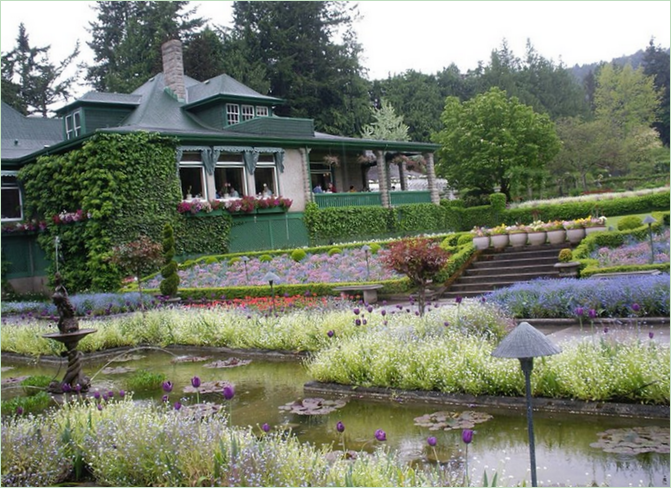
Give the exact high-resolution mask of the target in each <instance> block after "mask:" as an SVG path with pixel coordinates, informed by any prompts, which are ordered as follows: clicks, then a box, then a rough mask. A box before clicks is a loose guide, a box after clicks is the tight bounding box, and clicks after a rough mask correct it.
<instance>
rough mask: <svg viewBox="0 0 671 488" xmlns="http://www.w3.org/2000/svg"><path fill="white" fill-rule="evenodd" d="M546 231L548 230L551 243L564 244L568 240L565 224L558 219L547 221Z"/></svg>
mask: <svg viewBox="0 0 671 488" xmlns="http://www.w3.org/2000/svg"><path fill="white" fill-rule="evenodd" d="M545 232H547V235H548V242H549V243H550V244H562V243H563V242H565V241H566V229H564V226H563V224H562V223H561V222H559V221H558V220H554V221H552V222H546V223H545Z"/></svg>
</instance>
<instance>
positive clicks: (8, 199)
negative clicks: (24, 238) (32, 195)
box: [1, 172, 23, 221]
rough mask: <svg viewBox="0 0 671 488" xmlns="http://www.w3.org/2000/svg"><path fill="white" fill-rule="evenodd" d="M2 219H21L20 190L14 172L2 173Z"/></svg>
mask: <svg viewBox="0 0 671 488" xmlns="http://www.w3.org/2000/svg"><path fill="white" fill-rule="evenodd" d="M1 204H2V220H3V221H8V220H22V219H23V209H22V207H21V190H20V189H19V183H18V180H17V179H16V173H14V172H11V173H4V172H3V174H2V202H1Z"/></svg>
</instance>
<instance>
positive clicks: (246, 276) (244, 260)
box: [240, 256, 249, 284]
mask: <svg viewBox="0 0 671 488" xmlns="http://www.w3.org/2000/svg"><path fill="white" fill-rule="evenodd" d="M240 261H242V264H243V265H244V266H245V282H246V283H247V284H249V275H248V274H247V261H249V258H248V257H247V256H242V257H241V258H240Z"/></svg>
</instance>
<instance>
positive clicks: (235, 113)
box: [226, 103, 240, 125]
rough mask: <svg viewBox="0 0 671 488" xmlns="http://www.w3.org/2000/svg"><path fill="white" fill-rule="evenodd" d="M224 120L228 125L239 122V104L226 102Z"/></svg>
mask: <svg viewBox="0 0 671 488" xmlns="http://www.w3.org/2000/svg"><path fill="white" fill-rule="evenodd" d="M226 122H227V123H228V125H233V124H237V123H238V122H240V105H234V104H232V103H228V104H226Z"/></svg>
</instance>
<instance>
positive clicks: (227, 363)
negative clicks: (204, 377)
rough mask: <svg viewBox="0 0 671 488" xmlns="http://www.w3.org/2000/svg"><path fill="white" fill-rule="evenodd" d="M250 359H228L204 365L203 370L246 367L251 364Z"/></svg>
mask: <svg viewBox="0 0 671 488" xmlns="http://www.w3.org/2000/svg"><path fill="white" fill-rule="evenodd" d="M251 362H252V360H251V359H240V358H228V359H222V360H221V361H215V362H213V363H208V364H204V365H203V368H235V367H237V366H246V365H248V364H249V363H251Z"/></svg>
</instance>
